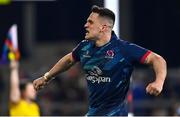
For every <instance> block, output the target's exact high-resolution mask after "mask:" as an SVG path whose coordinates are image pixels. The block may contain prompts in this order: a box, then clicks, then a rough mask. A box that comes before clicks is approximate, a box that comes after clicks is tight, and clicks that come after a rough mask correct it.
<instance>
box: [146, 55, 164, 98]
mask: <svg viewBox="0 0 180 117" xmlns="http://www.w3.org/2000/svg"><path fill="white" fill-rule="evenodd" d="M145 64H148V65H152V67H153V70H154V72H155V75H156V79H155V81H154V82H152V83H150V84H149V85H148V86H147V87H146V91H147V93H149V94H153V95H159V94H160V93H161V91H162V89H163V84H164V81H165V78H166V75H167V65H166V61H165V60H164V58H163V57H161V56H160V55H158V54H156V53H153V52H151V53H150V54H149V55H148V56H147V58H146V60H145Z"/></svg>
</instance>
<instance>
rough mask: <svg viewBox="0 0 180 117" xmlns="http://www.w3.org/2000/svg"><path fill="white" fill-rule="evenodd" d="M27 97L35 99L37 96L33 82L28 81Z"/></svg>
mask: <svg viewBox="0 0 180 117" xmlns="http://www.w3.org/2000/svg"><path fill="white" fill-rule="evenodd" d="M25 96H26V97H25V98H28V99H30V100H34V99H35V98H36V91H35V89H34V87H33V84H32V83H28V84H27V86H26V89H25Z"/></svg>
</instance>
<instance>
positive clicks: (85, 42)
mask: <svg viewBox="0 0 180 117" xmlns="http://www.w3.org/2000/svg"><path fill="white" fill-rule="evenodd" d="M92 44H93V42H92V41H89V40H82V41H81V42H80V43H79V44H78V45H77V46H76V48H75V49H78V50H81V49H87V48H89V47H90V46H91V45H92Z"/></svg>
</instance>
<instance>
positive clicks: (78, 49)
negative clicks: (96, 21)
mask: <svg viewBox="0 0 180 117" xmlns="http://www.w3.org/2000/svg"><path fill="white" fill-rule="evenodd" d="M85 43H86V40H83V41H81V42H80V43H79V44H78V45H77V46H76V47H75V48H74V49H73V51H72V57H73V59H74V60H75V61H80V53H81V49H82V48H83V46H84V45H85Z"/></svg>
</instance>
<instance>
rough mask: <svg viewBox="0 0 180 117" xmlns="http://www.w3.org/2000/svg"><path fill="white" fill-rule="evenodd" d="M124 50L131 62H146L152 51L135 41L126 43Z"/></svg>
mask: <svg viewBox="0 0 180 117" xmlns="http://www.w3.org/2000/svg"><path fill="white" fill-rule="evenodd" d="M124 50H125V53H126V56H127V57H128V59H129V60H130V61H131V62H140V63H144V61H145V60H146V57H147V56H148V55H149V54H150V53H151V51H150V50H148V49H146V48H143V47H141V46H138V45H136V44H133V43H126V44H125V45H124Z"/></svg>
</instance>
